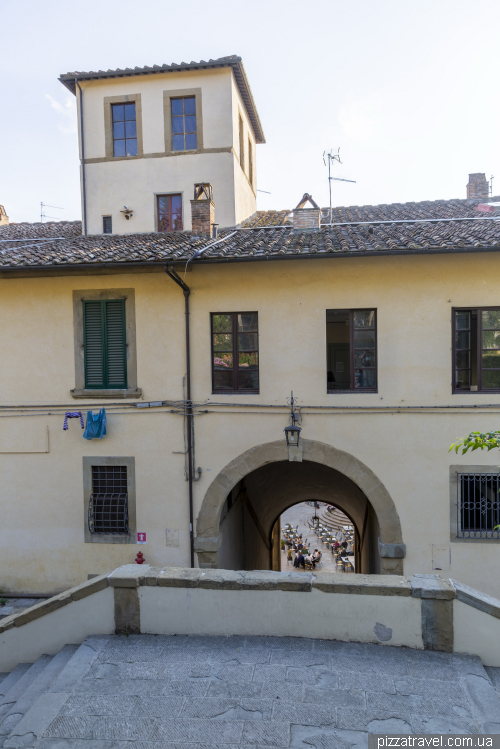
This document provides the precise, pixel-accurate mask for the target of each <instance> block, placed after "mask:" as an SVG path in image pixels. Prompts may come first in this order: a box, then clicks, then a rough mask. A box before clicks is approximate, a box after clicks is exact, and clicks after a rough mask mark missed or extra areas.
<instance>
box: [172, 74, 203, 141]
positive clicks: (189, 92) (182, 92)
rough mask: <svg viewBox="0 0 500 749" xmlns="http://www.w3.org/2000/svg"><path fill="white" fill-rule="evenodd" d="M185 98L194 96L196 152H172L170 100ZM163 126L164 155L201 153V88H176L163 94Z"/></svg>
mask: <svg viewBox="0 0 500 749" xmlns="http://www.w3.org/2000/svg"><path fill="white" fill-rule="evenodd" d="M185 96H194V98H195V99H196V139H197V146H198V148H197V149H196V150H194V149H193V150H189V151H173V150H172V109H171V104H170V100H171V99H182V98H184V97H185ZM163 126H164V131H165V155H166V154H170V153H176V154H177V153H178V154H183V153H184V154H190V153H197V152H198V151H203V109H202V102H201V88H178V89H172V90H171V91H164V92H163Z"/></svg>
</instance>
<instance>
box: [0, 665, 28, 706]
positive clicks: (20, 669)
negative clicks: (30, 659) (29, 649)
mask: <svg viewBox="0 0 500 749" xmlns="http://www.w3.org/2000/svg"><path fill="white" fill-rule="evenodd" d="M31 665H32V664H31V663H19V665H17V666H16V667H15V668H14V669H13V670H12V671H11V672H10V674H7V676H6V677H5V679H3V680H2V683H1V684H0V702H1V701H2V699H3V698H4V697H5V695H6V694H7V692H8V691H9V689H11V688H12V687H13V686H14V684H15V683H16V681H18V680H19V679H20V678H21V676H22V675H23V674H25V673H26V671H27V670H28V669H29V668H30V667H31Z"/></svg>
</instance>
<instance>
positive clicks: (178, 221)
mask: <svg viewBox="0 0 500 749" xmlns="http://www.w3.org/2000/svg"><path fill="white" fill-rule="evenodd" d="M156 199H157V210H158V231H182V195H158V196H157V198H156Z"/></svg>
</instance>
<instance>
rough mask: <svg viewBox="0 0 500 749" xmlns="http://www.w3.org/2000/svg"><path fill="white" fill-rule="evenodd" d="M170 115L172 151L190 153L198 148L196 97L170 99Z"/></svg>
mask: <svg viewBox="0 0 500 749" xmlns="http://www.w3.org/2000/svg"><path fill="white" fill-rule="evenodd" d="M170 106H171V113H172V151H192V150H196V149H197V148H198V135H197V129H196V97H194V96H185V97H183V98H182V99H170Z"/></svg>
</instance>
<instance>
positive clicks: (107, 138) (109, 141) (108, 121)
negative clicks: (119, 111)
mask: <svg viewBox="0 0 500 749" xmlns="http://www.w3.org/2000/svg"><path fill="white" fill-rule="evenodd" d="M130 102H135V122H136V127H137V156H113V119H112V114H111V109H112V107H111V105H112V104H128V103H130ZM104 144H105V145H104V147H105V152H106V161H130V160H131V159H142V158H143V157H144V146H143V142H142V102H141V95H140V94H122V95H121V96H105V97H104Z"/></svg>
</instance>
